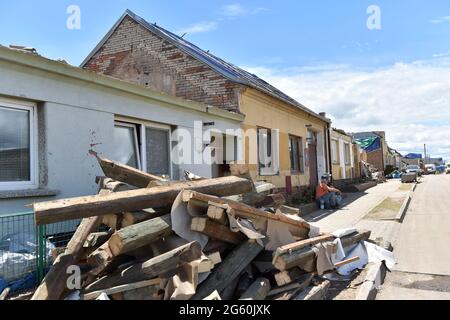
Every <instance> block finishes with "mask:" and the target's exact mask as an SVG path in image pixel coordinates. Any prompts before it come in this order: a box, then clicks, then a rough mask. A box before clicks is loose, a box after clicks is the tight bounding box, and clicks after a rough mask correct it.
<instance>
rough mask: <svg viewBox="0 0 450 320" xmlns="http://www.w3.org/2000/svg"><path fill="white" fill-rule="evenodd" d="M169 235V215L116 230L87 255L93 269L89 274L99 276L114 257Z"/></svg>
mask: <svg viewBox="0 0 450 320" xmlns="http://www.w3.org/2000/svg"><path fill="white" fill-rule="evenodd" d="M171 234H172V226H171V222H170V215H166V216H163V217H159V218H155V219H151V220H148V221H144V222H141V223H138V224H134V225H131V226H129V227H126V228H123V229H121V230H118V231H116V232H114V234H113V235H112V236H111V237H110V238H109V240H108V241H107V242H106V243H104V244H103V245H102V246H100V247H99V248H98V249H97V250H95V251H94V252H92V253H91V254H90V255H89V257H88V263H89V265H90V266H91V267H92V268H93V270H91V271H90V274H92V275H99V274H101V273H102V272H103V271H104V270H105V269H106V268H108V267H109V266H110V265H111V263H112V262H113V261H114V258H115V257H117V256H119V255H122V254H125V253H129V252H132V251H133V250H136V249H139V248H142V247H144V246H147V245H149V244H150V243H152V242H154V241H156V240H158V239H161V238H162V237H165V236H169V235H171Z"/></svg>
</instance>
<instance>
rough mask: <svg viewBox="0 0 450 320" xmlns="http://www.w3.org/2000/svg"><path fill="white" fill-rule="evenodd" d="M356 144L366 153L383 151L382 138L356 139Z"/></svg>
mask: <svg viewBox="0 0 450 320" xmlns="http://www.w3.org/2000/svg"><path fill="white" fill-rule="evenodd" d="M355 142H356V143H357V144H358V145H359V146H360V147H361V149H363V150H364V151H366V152H372V151H375V150H378V149H381V138H380V137H369V138H361V139H355Z"/></svg>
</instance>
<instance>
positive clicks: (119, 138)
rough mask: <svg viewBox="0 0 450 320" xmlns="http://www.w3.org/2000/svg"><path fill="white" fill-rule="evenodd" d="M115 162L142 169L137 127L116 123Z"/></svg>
mask: <svg viewBox="0 0 450 320" xmlns="http://www.w3.org/2000/svg"><path fill="white" fill-rule="evenodd" d="M113 157H114V160H116V161H119V162H120V163H123V164H126V165H128V166H130V167H133V168H136V169H141V161H140V156H139V144H138V138H137V125H135V124H129V123H124V122H116V124H115V127H114V154H113Z"/></svg>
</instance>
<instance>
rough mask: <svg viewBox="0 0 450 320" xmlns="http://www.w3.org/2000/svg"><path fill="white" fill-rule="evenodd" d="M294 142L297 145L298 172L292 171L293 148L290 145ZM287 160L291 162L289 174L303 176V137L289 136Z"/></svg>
mask: <svg viewBox="0 0 450 320" xmlns="http://www.w3.org/2000/svg"><path fill="white" fill-rule="evenodd" d="M293 142H295V143H296V144H297V148H298V150H297V161H298V163H297V164H298V168H299V169H298V170H295V169H294V165H293V163H292V160H293V158H292V155H293V151H294V150H293V148H292V143H293ZM289 159H290V161H291V173H292V174H304V173H305V155H304V150H303V137H300V136H296V135H292V134H290V135H289Z"/></svg>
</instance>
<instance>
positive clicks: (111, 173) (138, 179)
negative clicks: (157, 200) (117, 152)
mask: <svg viewBox="0 0 450 320" xmlns="http://www.w3.org/2000/svg"><path fill="white" fill-rule="evenodd" d="M97 161H98V163H99V164H100V167H101V168H102V170H103V172H104V173H105V175H106V176H107V177H109V178H112V179H114V180H118V181H121V182H124V183H127V184H129V185H132V186H135V187H138V188H146V187H147V186H148V185H149V184H150V182H152V181H165V180H166V179H163V178H161V177H158V176H155V175H152V174H150V173H147V172H144V171H141V170H138V169H135V168H133V167H130V166H127V165H124V164H121V163H119V162H116V161H112V160H108V159H105V158H101V157H99V156H97Z"/></svg>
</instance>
